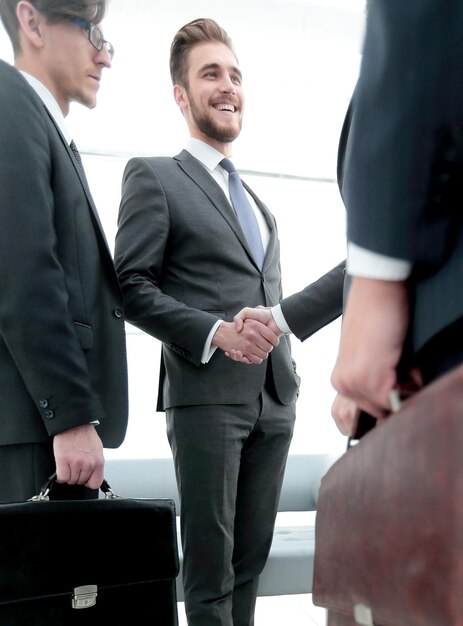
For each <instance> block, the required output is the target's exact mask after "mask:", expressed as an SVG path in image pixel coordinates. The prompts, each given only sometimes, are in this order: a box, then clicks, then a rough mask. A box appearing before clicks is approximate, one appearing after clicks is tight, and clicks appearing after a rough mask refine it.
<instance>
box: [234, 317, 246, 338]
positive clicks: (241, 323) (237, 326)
mask: <svg viewBox="0 0 463 626" xmlns="http://www.w3.org/2000/svg"><path fill="white" fill-rule="evenodd" d="M233 322H234V324H235V329H236V332H237V333H240V332H241V331H242V330H243V328H244V320H243V318H242V317H241V316H240V313H238V314H237V315H235V317H234V318H233Z"/></svg>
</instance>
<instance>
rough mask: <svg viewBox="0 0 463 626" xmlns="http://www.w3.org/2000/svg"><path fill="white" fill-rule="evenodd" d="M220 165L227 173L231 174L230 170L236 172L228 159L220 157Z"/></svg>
mask: <svg viewBox="0 0 463 626" xmlns="http://www.w3.org/2000/svg"><path fill="white" fill-rule="evenodd" d="M220 165H221V166H222V167H223V169H224V170H225V171H226V172H228V173H229V174H231V173H232V172H236V169H235V166H234V165H233V163H232V162H231V161H230V159H222V160H221V161H220Z"/></svg>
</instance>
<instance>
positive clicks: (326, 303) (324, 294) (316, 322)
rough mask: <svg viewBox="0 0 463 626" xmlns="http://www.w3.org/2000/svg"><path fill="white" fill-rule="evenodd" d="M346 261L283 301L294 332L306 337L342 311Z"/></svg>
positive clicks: (284, 311)
mask: <svg viewBox="0 0 463 626" xmlns="http://www.w3.org/2000/svg"><path fill="white" fill-rule="evenodd" d="M345 267H346V262H345V261H342V262H341V263H339V264H338V265H336V267H333V269H331V270H330V271H329V272H327V273H326V274H324V275H323V276H321V277H320V278H319V279H318V280H316V281H315V282H313V283H311V284H310V285H308V286H307V287H306V288H305V289H303V290H302V291H299V292H298V293H295V294H293V295H292V296H288V297H287V298H285V299H284V300H282V301H281V303H280V305H281V310H282V312H283V315H284V316H285V319H286V322H287V323H288V326H289V327H290V329H291V332H292V333H293V334H294V335H296V337H298V338H299V339H300V340H301V341H305V340H306V339H307V338H308V337H310V336H311V335H313V334H314V333H315V332H317V331H318V330H320V329H321V328H323V327H324V326H326V325H327V324H329V323H330V322H332V321H333V320H335V319H336V318H338V317H339V316H340V315H341V313H342V306H343V288H344V276H345Z"/></svg>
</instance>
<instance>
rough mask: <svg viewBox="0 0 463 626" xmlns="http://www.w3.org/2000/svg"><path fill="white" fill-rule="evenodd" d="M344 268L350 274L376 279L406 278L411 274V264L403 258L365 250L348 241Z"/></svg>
mask: <svg viewBox="0 0 463 626" xmlns="http://www.w3.org/2000/svg"><path fill="white" fill-rule="evenodd" d="M346 268H347V273H348V274H350V275H351V276H361V277H363V278H372V279H376V280H406V279H407V278H408V277H409V276H410V274H411V271H412V264H411V263H410V262H409V261H405V260H404V259H396V258H393V257H389V256H385V255H383V254H378V253H377V252H372V251H371V250H365V248H360V247H359V246H357V245H356V244H355V243H352V242H350V241H349V242H348V244H347V265H346Z"/></svg>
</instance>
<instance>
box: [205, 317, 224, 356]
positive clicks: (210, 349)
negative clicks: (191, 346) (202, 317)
mask: <svg viewBox="0 0 463 626" xmlns="http://www.w3.org/2000/svg"><path fill="white" fill-rule="evenodd" d="M221 323H222V320H217V322H216V323H215V324H214V326H213V327H212V328H211V332H210V333H209V334H208V336H207V339H206V343H205V344H204V349H203V353H202V355H201V363H209V361H210V360H211V357H212V355H213V354H214V352H215V351H216V350H217V346H211V342H212V337H213V336H214V335H215V331H216V330H217V328H218V327H219V326H220V324H221Z"/></svg>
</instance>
